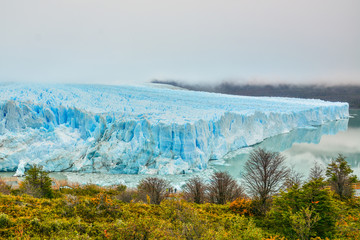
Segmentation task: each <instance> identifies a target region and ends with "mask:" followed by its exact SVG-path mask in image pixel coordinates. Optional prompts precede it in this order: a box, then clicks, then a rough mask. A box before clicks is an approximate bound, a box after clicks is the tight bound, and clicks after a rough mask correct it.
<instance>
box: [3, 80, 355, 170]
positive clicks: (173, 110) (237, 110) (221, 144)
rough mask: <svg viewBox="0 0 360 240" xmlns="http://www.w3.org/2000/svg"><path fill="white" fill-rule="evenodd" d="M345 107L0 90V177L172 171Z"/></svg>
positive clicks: (101, 91)
mask: <svg viewBox="0 0 360 240" xmlns="http://www.w3.org/2000/svg"><path fill="white" fill-rule="evenodd" d="M348 117H349V106H348V104H347V103H340V102H326V101H322V100H314V99H311V100H306V99H296V98H275V97H244V96H231V95H224V94H215V93H205V92H193V91H186V90H174V89H164V88H156V87H153V86H104V85H45V84H37V85H34V84H31V85H30V84H1V85H0V171H16V174H17V175H21V174H23V173H24V171H25V169H26V168H27V167H29V166H30V165H32V164H38V165H42V166H43V167H44V169H45V170H47V171H73V172H101V173H129V174H179V173H189V172H194V171H200V170H202V169H205V168H206V167H207V165H208V162H209V160H211V159H218V158H221V157H222V156H224V155H225V154H227V153H228V152H231V151H233V150H236V149H239V148H242V147H246V146H250V145H253V144H256V143H259V142H261V141H263V140H264V139H266V138H268V137H271V136H275V135H277V134H280V133H285V132H289V131H291V130H293V129H296V128H302V127H308V126H313V125H321V124H323V123H325V122H329V121H334V120H338V119H343V118H348Z"/></svg>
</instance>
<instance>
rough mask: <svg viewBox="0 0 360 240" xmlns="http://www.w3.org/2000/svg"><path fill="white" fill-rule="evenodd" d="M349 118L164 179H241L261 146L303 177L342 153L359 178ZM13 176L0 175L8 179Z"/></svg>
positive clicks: (82, 178)
mask: <svg viewBox="0 0 360 240" xmlns="http://www.w3.org/2000/svg"><path fill="white" fill-rule="evenodd" d="M350 115H351V118H350V119H346V120H339V121H334V122H330V123H327V124H324V125H321V126H318V127H309V128H302V129H296V130H293V131H291V132H289V133H286V134H281V135H277V136H275V137H271V138H268V139H265V140H264V141H263V142H261V143H259V144H257V145H255V146H252V147H249V148H244V149H240V150H238V151H235V152H231V153H229V154H227V155H226V156H225V157H224V158H223V159H220V160H217V161H211V162H210V164H209V168H208V169H207V170H205V171H202V172H199V173H195V174H187V175H169V176H165V177H166V179H167V180H169V181H170V182H171V183H172V185H173V186H174V187H176V188H180V187H181V186H182V185H183V184H184V183H185V181H186V180H187V179H188V178H191V177H193V176H194V175H198V176H201V177H204V178H207V179H208V178H209V176H210V175H211V174H212V173H213V172H214V171H217V170H225V171H228V172H229V173H230V174H231V175H232V176H234V177H235V178H238V179H241V176H242V174H243V167H244V164H245V162H246V160H247V159H248V157H249V153H250V152H251V150H252V149H253V148H254V147H262V148H265V149H266V150H269V151H276V152H281V153H282V154H283V155H284V156H285V157H286V163H287V164H288V165H289V166H290V167H292V168H293V169H294V170H296V171H297V172H300V173H302V174H303V175H304V177H306V178H307V176H308V173H309V170H310V168H311V167H312V166H313V165H314V163H315V162H317V163H319V164H321V165H323V166H324V168H325V167H326V165H327V164H328V163H329V162H330V161H331V160H332V159H333V158H336V157H337V156H338V154H342V155H344V156H345V157H346V160H347V161H348V162H349V164H350V165H351V167H352V169H353V170H354V173H355V174H356V175H357V176H358V177H359V178H360V110H350ZM13 174H14V173H11V172H8V173H0V176H6V177H10V176H12V175H13ZM50 176H51V177H54V178H57V179H67V180H69V181H72V182H79V183H81V184H85V183H94V184H99V185H113V184H125V185H127V186H128V187H135V186H136V185H137V183H138V182H139V181H140V180H141V179H143V178H145V177H148V175H124V174H118V175H112V174H98V173H51V174H50Z"/></svg>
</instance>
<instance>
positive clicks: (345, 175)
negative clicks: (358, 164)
mask: <svg viewBox="0 0 360 240" xmlns="http://www.w3.org/2000/svg"><path fill="white" fill-rule="evenodd" d="M352 172H353V170H352V169H351V167H350V166H349V164H348V163H347V162H346V160H345V157H344V156H342V155H341V154H339V156H338V157H337V158H336V159H335V160H332V162H331V163H330V164H329V165H328V167H327V170H326V176H327V177H328V181H329V184H330V186H331V187H332V189H333V190H334V191H335V193H336V194H337V195H338V196H339V197H340V198H341V199H349V198H352V197H353V196H354V189H353V188H352V186H351V184H352V183H354V182H356V176H355V175H350V174H351V173H352Z"/></svg>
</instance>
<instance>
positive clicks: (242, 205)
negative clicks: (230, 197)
mask: <svg viewBox="0 0 360 240" xmlns="http://www.w3.org/2000/svg"><path fill="white" fill-rule="evenodd" d="M229 207H230V209H231V211H232V212H234V213H237V214H240V215H245V216H251V215H252V210H251V208H252V202H251V200H250V199H247V198H241V197H240V198H237V199H235V200H234V201H232V202H231V203H230V206H229Z"/></svg>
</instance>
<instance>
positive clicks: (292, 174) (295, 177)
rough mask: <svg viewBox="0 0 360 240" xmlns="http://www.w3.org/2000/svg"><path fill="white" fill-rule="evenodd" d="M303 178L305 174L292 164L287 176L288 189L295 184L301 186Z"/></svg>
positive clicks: (285, 184) (286, 184) (286, 186)
mask: <svg viewBox="0 0 360 240" xmlns="http://www.w3.org/2000/svg"><path fill="white" fill-rule="evenodd" d="M303 178H304V175H303V174H301V173H299V172H297V171H296V170H295V169H294V167H293V166H292V167H291V168H290V169H289V172H288V175H287V176H286V178H285V183H284V186H285V188H286V189H289V188H292V187H293V186H295V185H297V186H299V187H300V186H301V184H302V183H303Z"/></svg>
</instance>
